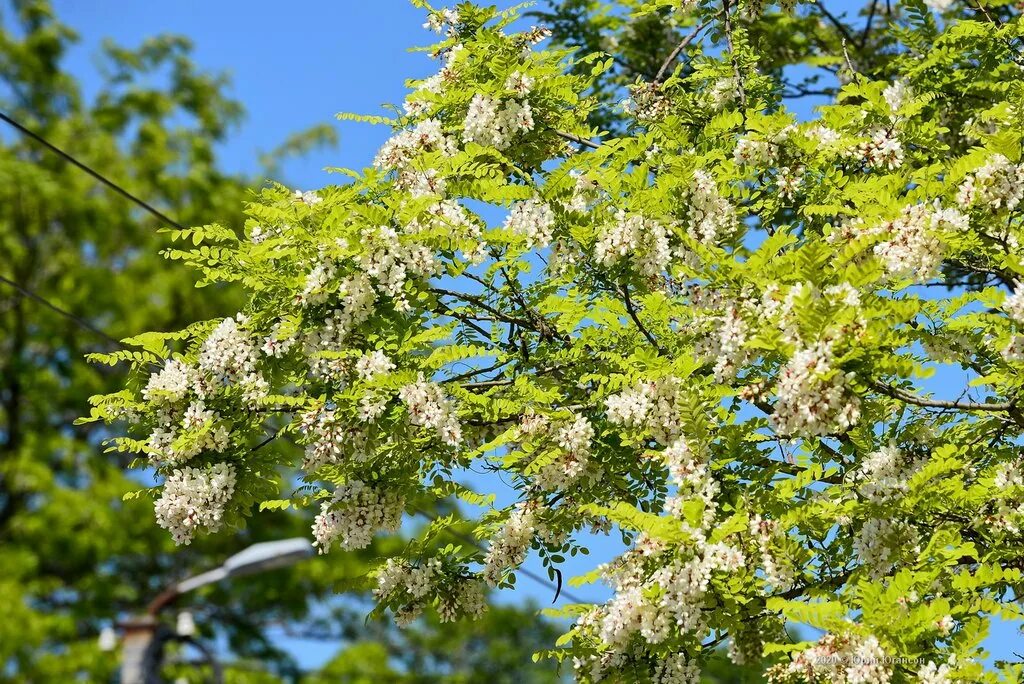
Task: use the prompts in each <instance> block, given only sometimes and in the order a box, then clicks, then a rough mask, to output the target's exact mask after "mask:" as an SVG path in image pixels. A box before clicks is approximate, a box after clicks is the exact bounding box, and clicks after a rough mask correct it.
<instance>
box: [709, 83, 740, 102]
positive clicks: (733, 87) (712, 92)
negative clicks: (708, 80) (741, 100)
mask: <svg viewBox="0 0 1024 684" xmlns="http://www.w3.org/2000/svg"><path fill="white" fill-rule="evenodd" d="M739 94H740V89H739V86H738V83H737V81H736V79H735V78H734V77H732V76H729V77H727V78H720V79H718V80H717V81H715V82H714V83H712V84H711V87H710V88H709V89H708V95H707V97H708V101H709V104H710V105H711V108H712V109H714V110H716V111H717V110H721V109H723V108H724V107H725V106H726V105H728V104H731V103H732V102H735V101H736V98H738V97H739Z"/></svg>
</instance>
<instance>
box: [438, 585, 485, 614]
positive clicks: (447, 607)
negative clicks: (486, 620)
mask: <svg viewBox="0 0 1024 684" xmlns="http://www.w3.org/2000/svg"><path fill="white" fill-rule="evenodd" d="M485 612H487V585H486V584H485V583H484V582H483V581H482V580H480V579H477V578H472V579H467V578H459V580H458V581H457V582H456V583H455V586H454V587H450V588H449V589H448V591H446V592H444V593H443V594H442V595H441V596H439V597H438V600H437V616H438V619H439V620H440V621H441V622H455V621H456V620H459V619H460V618H463V617H468V618H469V619H471V620H479V619H480V618H481V617H483V614H484V613H485Z"/></svg>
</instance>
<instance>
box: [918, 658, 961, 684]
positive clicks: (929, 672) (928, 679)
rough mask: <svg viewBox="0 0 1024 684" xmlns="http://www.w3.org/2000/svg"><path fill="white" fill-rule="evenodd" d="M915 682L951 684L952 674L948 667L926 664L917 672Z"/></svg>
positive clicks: (921, 683)
mask: <svg viewBox="0 0 1024 684" xmlns="http://www.w3.org/2000/svg"><path fill="white" fill-rule="evenodd" d="M917 681H918V682H920V684H953V672H952V669H951V668H950V667H949V665H946V664H943V665H936V664H935V663H927V664H926V665H925V666H924V667H922V668H921V669H920V670H918V671H917Z"/></svg>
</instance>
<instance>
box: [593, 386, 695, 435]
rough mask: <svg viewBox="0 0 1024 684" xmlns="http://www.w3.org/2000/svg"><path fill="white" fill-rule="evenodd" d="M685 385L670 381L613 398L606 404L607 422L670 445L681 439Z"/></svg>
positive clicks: (616, 395)
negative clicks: (645, 434) (680, 417)
mask: <svg viewBox="0 0 1024 684" xmlns="http://www.w3.org/2000/svg"><path fill="white" fill-rule="evenodd" d="M681 389H682V381H680V380H679V379H678V378H674V377H667V378H661V379H659V380H653V381H650V382H645V383H643V384H641V385H639V386H638V387H635V388H633V389H628V390H625V391H623V392H620V393H618V394H613V395H612V396H610V397H608V398H607V399H606V400H605V405H606V407H607V409H608V420H609V421H611V422H612V423H615V424H616V425H623V426H625V427H629V428H634V429H636V430H639V431H641V432H644V433H647V434H650V435H651V436H652V437H653V438H654V439H655V440H656V441H658V442H660V443H661V444H665V445H669V444H671V443H672V442H673V441H675V439H676V438H677V437H678V436H679V429H680V426H679V401H680V397H679V391H680V390H681Z"/></svg>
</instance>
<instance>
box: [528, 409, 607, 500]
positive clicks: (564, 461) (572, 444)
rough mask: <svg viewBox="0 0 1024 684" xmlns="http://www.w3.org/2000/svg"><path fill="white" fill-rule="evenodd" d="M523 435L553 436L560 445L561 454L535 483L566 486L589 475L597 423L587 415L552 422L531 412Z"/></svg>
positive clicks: (551, 488) (541, 471) (539, 473)
mask: <svg viewBox="0 0 1024 684" xmlns="http://www.w3.org/2000/svg"><path fill="white" fill-rule="evenodd" d="M519 434H520V438H523V439H533V438H537V437H548V436H550V437H551V438H552V439H553V441H554V443H555V444H556V445H557V446H558V448H559V453H558V456H557V457H556V458H555V459H554V460H553V461H551V462H550V463H546V464H545V465H544V466H542V467H541V468H540V469H538V470H537V472H536V473H535V474H534V482H535V483H536V485H537V486H538V487H540V488H541V489H543V490H544V491H547V492H552V491H556V490H560V489H565V488H567V487H569V486H570V485H571V484H573V483H574V482H576V481H578V480H579V479H580V478H581V477H582V476H583V475H585V474H587V466H588V465H589V463H590V444H591V442H592V441H593V439H594V426H593V425H591V424H590V421H589V420H587V418H586V417H585V416H575V415H574V416H573V417H572V418H570V419H569V420H567V421H559V422H557V423H555V424H552V422H551V421H550V420H549V419H548V417H547V416H545V415H543V414H528V415H527V416H525V417H524V418H523V420H522V423H521V424H520V428H519ZM591 476H592V477H596V474H594V473H591Z"/></svg>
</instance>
